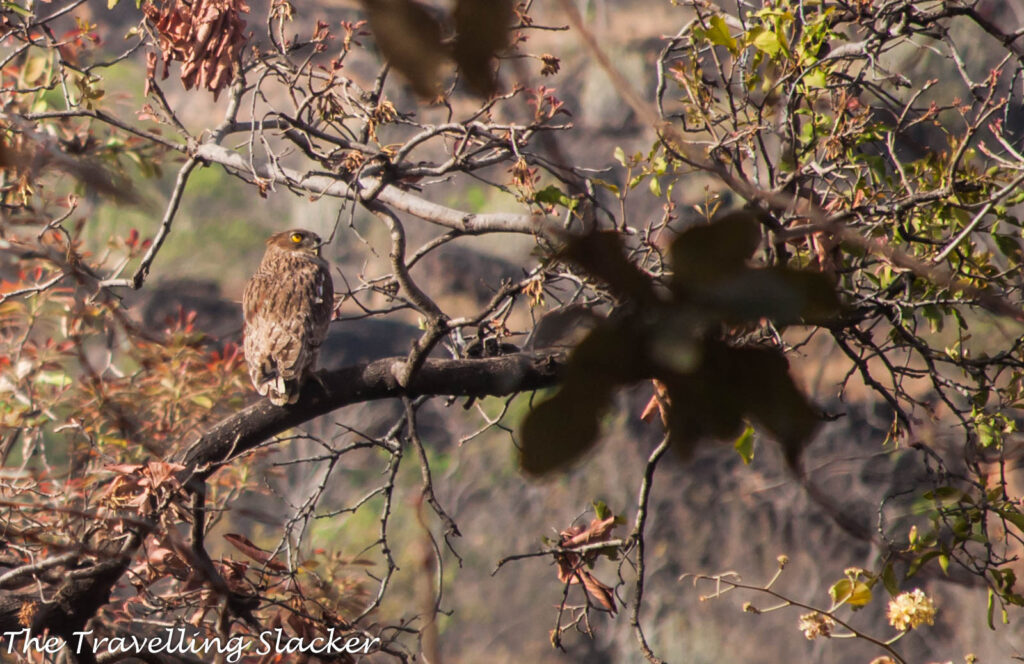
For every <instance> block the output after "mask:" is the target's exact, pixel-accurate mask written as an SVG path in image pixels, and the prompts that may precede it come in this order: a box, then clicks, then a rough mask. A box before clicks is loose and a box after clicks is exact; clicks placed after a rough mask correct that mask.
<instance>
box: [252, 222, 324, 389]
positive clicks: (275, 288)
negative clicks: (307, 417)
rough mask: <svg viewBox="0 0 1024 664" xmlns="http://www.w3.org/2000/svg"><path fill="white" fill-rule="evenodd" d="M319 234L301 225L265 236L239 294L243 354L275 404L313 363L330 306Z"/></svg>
mask: <svg viewBox="0 0 1024 664" xmlns="http://www.w3.org/2000/svg"><path fill="white" fill-rule="evenodd" d="M321 244H322V242H321V240H320V238H319V237H318V236H317V235H316V233H312V232H310V231H305V230H290V231H284V232H283V233H277V234H275V235H272V236H270V239H269V240H267V251H266V253H264V254H263V261H262V262H261V263H260V267H259V269H258V270H257V271H256V274H254V275H253V277H252V279H250V280H249V283H248V284H246V286H245V293H244V294H243V295H242V311H243V313H244V315H245V360H246V362H248V363H249V377H250V378H251V379H252V384H253V385H254V386H255V387H256V391H257V392H259V393H260V394H261V395H264V396H266V397H268V398H269V399H270V401H271V402H272V403H273V404H274V405H277V406H283V405H284V404H288V403H295V402H296V401H297V400H298V398H299V391H300V390H301V389H302V384H303V383H304V382H305V380H306V378H307V377H308V376H309V374H310V373H311V372H312V371H313V370H314V369H315V368H316V360H317V355H318V354H319V352H320V344H322V343H323V341H324V337H326V336H327V326H328V324H329V323H330V321H331V313H332V311H333V309H334V282H333V281H332V280H331V270H330V268H329V267H328V265H327V261H325V260H324V259H323V258H321V257H320V245H321Z"/></svg>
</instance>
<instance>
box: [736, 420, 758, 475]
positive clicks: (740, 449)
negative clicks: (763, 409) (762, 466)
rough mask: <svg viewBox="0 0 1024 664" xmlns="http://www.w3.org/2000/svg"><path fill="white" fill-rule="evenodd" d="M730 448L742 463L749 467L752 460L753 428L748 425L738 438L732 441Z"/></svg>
mask: <svg viewBox="0 0 1024 664" xmlns="http://www.w3.org/2000/svg"><path fill="white" fill-rule="evenodd" d="M732 448H733V449H734V450H736V452H737V453H739V455H740V458H741V459H743V463H745V464H747V465H750V462H751V461H753V460H754V427H752V426H750V425H749V424H748V425H747V428H746V429H744V430H743V433H741V434H740V437H739V438H737V439H736V440H735V441H733V444H732Z"/></svg>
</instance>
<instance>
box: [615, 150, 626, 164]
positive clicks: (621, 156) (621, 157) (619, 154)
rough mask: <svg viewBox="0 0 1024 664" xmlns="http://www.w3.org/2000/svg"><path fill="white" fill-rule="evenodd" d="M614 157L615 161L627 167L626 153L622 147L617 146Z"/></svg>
mask: <svg viewBox="0 0 1024 664" xmlns="http://www.w3.org/2000/svg"><path fill="white" fill-rule="evenodd" d="M612 155H613V156H614V157H615V161H617V162H619V163H620V164H622V165H623V166H625V165H626V151H625V150H623V149H622V148H621V147H620V146H618V145H617V146H615V151H614V152H612Z"/></svg>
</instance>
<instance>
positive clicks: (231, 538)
mask: <svg viewBox="0 0 1024 664" xmlns="http://www.w3.org/2000/svg"><path fill="white" fill-rule="evenodd" d="M224 539H226V540H227V541H228V542H229V543H230V544H231V546H233V547H235V548H236V549H238V550H239V551H241V552H242V553H244V554H245V555H246V556H248V557H249V558H252V559H253V560H255V561H256V562H258V563H263V564H264V565H266V566H267V567H269V568H270V569H272V570H276V571H278V572H286V571H288V566H287V565H285V564H284V563H281V562H279V561H277V560H274V557H273V556H272V555H270V552H269V551H264V550H263V549H261V548H260V547H258V546H256V545H255V544H253V543H252V542H251V541H249V539H248V538H246V537H245V536H244V535H238V534H236V533H228V534H226V535H224Z"/></svg>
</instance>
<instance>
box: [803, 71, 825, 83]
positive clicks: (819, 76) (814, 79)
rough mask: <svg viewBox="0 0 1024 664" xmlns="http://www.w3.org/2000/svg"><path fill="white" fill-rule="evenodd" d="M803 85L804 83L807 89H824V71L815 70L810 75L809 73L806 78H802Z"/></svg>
mask: <svg viewBox="0 0 1024 664" xmlns="http://www.w3.org/2000/svg"><path fill="white" fill-rule="evenodd" d="M804 83H806V84H807V85H808V87H812V88H823V87H825V85H826V80H825V70H824V69H815V70H814V71H812V72H811V73H809V74H807V75H806V76H804Z"/></svg>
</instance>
